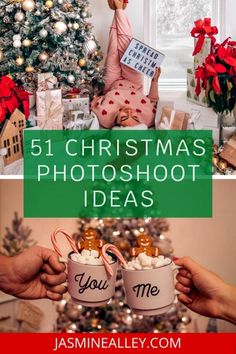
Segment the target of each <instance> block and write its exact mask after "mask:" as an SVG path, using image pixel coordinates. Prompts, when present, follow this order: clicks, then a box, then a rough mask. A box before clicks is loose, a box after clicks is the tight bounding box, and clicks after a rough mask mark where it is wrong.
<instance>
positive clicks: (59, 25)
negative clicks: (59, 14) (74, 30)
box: [53, 21, 67, 34]
mask: <svg viewBox="0 0 236 354" xmlns="http://www.w3.org/2000/svg"><path fill="white" fill-rule="evenodd" d="M53 28H54V31H55V32H56V33H57V34H62V33H65V32H66V30H67V25H66V24H65V22H62V21H57V22H56V23H55V24H54V26H53Z"/></svg>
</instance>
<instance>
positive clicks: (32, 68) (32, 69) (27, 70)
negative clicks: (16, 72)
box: [25, 65, 34, 73]
mask: <svg viewBox="0 0 236 354" xmlns="http://www.w3.org/2000/svg"><path fill="white" fill-rule="evenodd" d="M25 71H26V72H27V73H33V72H34V67H33V66H32V65H29V66H27V67H26V68H25Z"/></svg>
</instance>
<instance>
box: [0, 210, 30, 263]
mask: <svg viewBox="0 0 236 354" xmlns="http://www.w3.org/2000/svg"><path fill="white" fill-rule="evenodd" d="M31 233H32V230H31V229H30V228H29V227H28V226H25V225H24V220H23V218H21V217H19V216H18V213H17V212H15V213H14V217H13V219H12V222H11V227H6V233H5V235H3V239H2V242H1V247H0V255H4V256H8V257H12V256H16V255H17V254H19V253H21V252H23V251H25V250H27V249H28V248H30V247H32V246H34V245H35V244H36V242H35V241H34V240H33V239H32V238H31Z"/></svg>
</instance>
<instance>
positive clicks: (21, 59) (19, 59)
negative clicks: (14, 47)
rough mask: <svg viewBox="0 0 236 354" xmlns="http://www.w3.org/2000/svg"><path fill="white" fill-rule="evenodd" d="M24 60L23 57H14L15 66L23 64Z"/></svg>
mask: <svg viewBox="0 0 236 354" xmlns="http://www.w3.org/2000/svg"><path fill="white" fill-rule="evenodd" d="M24 62H25V60H24V58H22V57H18V58H16V65H17V66H21V65H23V64H24Z"/></svg>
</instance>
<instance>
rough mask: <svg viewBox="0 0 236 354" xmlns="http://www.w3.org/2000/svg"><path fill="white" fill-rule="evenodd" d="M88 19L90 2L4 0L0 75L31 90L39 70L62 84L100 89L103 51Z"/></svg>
mask: <svg viewBox="0 0 236 354" xmlns="http://www.w3.org/2000/svg"><path fill="white" fill-rule="evenodd" d="M89 17H91V12H90V6H89V1H86V0H37V2H36V1H34V0H0V74H1V75H6V74H10V75H11V76H12V77H13V78H14V79H16V80H19V82H22V83H23V84H24V86H25V88H27V89H28V90H30V91H34V90H35V85H36V77H37V73H41V72H52V73H53V74H54V75H55V76H56V77H57V78H58V81H59V83H60V86H61V87H80V88H81V86H82V87H83V85H85V87H90V88H91V87H92V86H93V87H98V88H99V89H101V88H102V85H103V81H102V72H101V71H100V68H99V63H100V61H101V60H102V53H101V50H100V47H99V45H98V43H97V41H96V40H95V38H94V36H93V35H92V25H91V23H90V22H89Z"/></svg>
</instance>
